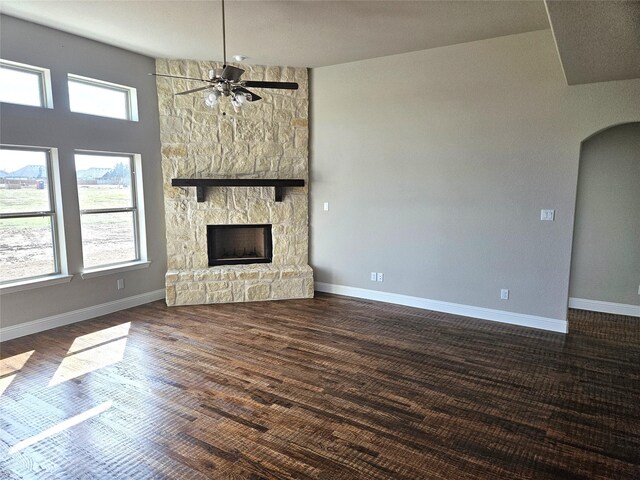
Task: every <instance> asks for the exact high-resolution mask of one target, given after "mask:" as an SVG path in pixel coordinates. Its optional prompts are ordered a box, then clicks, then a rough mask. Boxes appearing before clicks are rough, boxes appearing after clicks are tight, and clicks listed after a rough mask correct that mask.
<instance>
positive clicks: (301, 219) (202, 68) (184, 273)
mask: <svg viewBox="0 0 640 480" xmlns="http://www.w3.org/2000/svg"><path fill="white" fill-rule="evenodd" d="M237 66H239V67H241V68H243V69H245V73H244V75H243V77H242V78H243V79H251V80H269V81H289V82H298V84H299V85H300V88H299V89H298V90H295V91H289V90H258V89H255V90H254V91H255V93H257V94H258V95H260V96H261V97H262V100H260V101H258V102H255V103H253V104H251V105H250V106H249V107H248V108H247V109H246V110H245V111H243V112H241V113H239V114H235V113H234V112H233V108H232V107H231V103H230V101H229V99H228V98H223V99H221V102H220V105H218V107H217V108H216V109H213V110H212V109H210V108H208V107H206V106H205V105H204V102H203V94H200V93H195V94H188V95H180V96H175V95H174V94H175V93H177V92H181V91H184V90H189V89H192V88H196V87H198V86H200V85H201V84H199V83H197V82H187V81H184V80H179V79H171V78H163V77H156V78H157V88H158V101H159V109H160V135H161V141H162V170H163V176H164V204H165V217H166V230H167V262H168V271H167V274H166V277H165V279H166V301H167V305H190V304H202V303H223V302H224V303H226V302H244V301H255V300H279V299H286V298H308V297H312V296H313V272H312V270H311V268H310V267H309V265H308V239H309V235H308V218H309V214H308V187H306V186H305V187H303V188H287V189H286V190H285V196H284V200H283V201H282V202H275V200H274V189H273V187H264V188H262V187H250V188H244V187H226V188H220V187H210V188H208V189H207V193H206V198H205V201H204V202H202V203H198V202H196V191H195V190H196V189H195V188H182V187H172V186H171V179H172V178H302V179H304V180H305V184H307V182H308V138H309V127H308V103H309V89H308V77H307V70H306V69H301V68H289V67H262V66H248V65H237ZM221 67H222V65H221V64H220V63H214V62H196V61H187V60H157V61H156V72H157V73H163V74H169V75H183V76H188V77H197V78H208V71H209V70H210V69H212V68H221ZM223 112H224V113H226V115H223ZM263 223H269V224H272V225H273V227H272V234H273V262H272V263H270V264H253V265H230V266H216V267H209V266H208V256H207V225H210V224H263Z"/></svg>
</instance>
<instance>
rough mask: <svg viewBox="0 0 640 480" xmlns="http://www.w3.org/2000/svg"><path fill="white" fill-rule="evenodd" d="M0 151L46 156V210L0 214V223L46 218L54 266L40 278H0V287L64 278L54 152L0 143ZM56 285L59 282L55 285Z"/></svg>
mask: <svg viewBox="0 0 640 480" xmlns="http://www.w3.org/2000/svg"><path fill="white" fill-rule="evenodd" d="M0 148H1V149H2V150H17V151H27V152H43V153H44V154H45V165H46V168H47V191H48V196H49V210H38V211H36V210H34V211H29V212H13V213H0V220H12V219H18V218H40V217H49V219H50V223H51V246H52V249H53V264H54V271H53V272H51V273H45V274H42V275H32V276H30V277H20V278H12V279H10V280H4V281H3V280H1V279H0V288H2V289H3V290H5V289H6V288H11V287H13V286H19V285H23V284H32V283H35V282H40V281H47V280H49V279H53V278H57V277H64V278H66V277H67V276H68V275H67V262H66V251H65V249H64V248H65V242H64V236H63V233H62V231H61V230H62V229H61V226H62V222H63V219H62V213H61V203H60V198H59V197H60V196H59V194H58V192H59V191H60V188H59V184H58V178H59V171H58V168H54V167H57V161H56V162H54V157H56V159H57V155H56V152H55V149H53V148H46V147H32V146H26V145H4V144H0ZM56 283H58V282H56Z"/></svg>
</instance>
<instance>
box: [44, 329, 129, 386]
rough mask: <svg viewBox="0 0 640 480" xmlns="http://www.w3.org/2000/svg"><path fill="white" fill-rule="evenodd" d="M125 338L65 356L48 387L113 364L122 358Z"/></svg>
mask: <svg viewBox="0 0 640 480" xmlns="http://www.w3.org/2000/svg"><path fill="white" fill-rule="evenodd" d="M126 346H127V339H126V338H121V339H120V340H115V341H113V342H109V343H105V344H103V345H99V346H97V347H94V348H89V349H87V350H82V351H81V352H78V353H74V354H72V355H69V356H67V357H66V358H65V359H64V360H62V363H60V366H59V367H58V369H57V370H56V373H55V374H54V375H53V378H52V379H51V381H50V382H49V385H48V386H49V387H51V386H53V385H58V384H60V383H62V382H66V381H67V380H70V379H72V378H76V377H79V376H80V375H84V374H85V373H89V372H93V371H94V370H98V369H100V368H104V367H106V366H108V365H113V364H114V363H117V362H119V361H120V360H122V359H123V358H124V351H125V348H126Z"/></svg>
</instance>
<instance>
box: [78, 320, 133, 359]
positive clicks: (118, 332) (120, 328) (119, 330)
mask: <svg viewBox="0 0 640 480" xmlns="http://www.w3.org/2000/svg"><path fill="white" fill-rule="evenodd" d="M130 328H131V322H126V323H122V324H120V325H116V326H115V327H110V328H105V329H103V330H98V331H97V332H92V333H88V334H86V335H82V336H81V337H77V338H76V339H75V340H74V341H73V343H72V344H71V347H70V348H69V351H68V352H67V353H75V352H79V351H80V350H85V349H87V348H91V347H95V346H96V345H100V344H101V343H105V342H110V341H112V340H115V339H116V338H120V337H126V336H127V335H129V329H130Z"/></svg>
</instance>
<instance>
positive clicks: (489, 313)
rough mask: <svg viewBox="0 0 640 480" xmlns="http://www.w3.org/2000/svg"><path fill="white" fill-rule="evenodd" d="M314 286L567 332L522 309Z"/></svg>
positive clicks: (555, 322) (552, 321) (554, 320)
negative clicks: (486, 306) (509, 310)
mask: <svg viewBox="0 0 640 480" xmlns="http://www.w3.org/2000/svg"><path fill="white" fill-rule="evenodd" d="M315 289H316V290H318V291H319V292H326V293H335V294H337V295H346V296H348V297H357V298H366V299H368V300H377V301H379V302H387V303H395V304H397V305H405V306H407V307H416V308H423V309H425V310H434V311H436V312H444V313H451V314H454V315H461V316H464V317H473V318H480V319H482V320H491V321H494V322H502V323H509V324H511V325H520V326H522V327H531V328H538V329H541V330H548V331H551V332H560V333H567V321H566V320H561V319H557V318H546V317H537V316H534V315H525V314H523V313H514V312H506V311H504V310H493V309H490V308H482V307H474V306H471V305H461V304H458V303H449V302H441V301H439V300H429V299H428V298H420V297H411V296H409V295H400V294H398V293H388V292H380V291H378V290H368V289H365V288H355V287H347V286H344V285H333V284H331V283H322V282H315Z"/></svg>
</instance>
